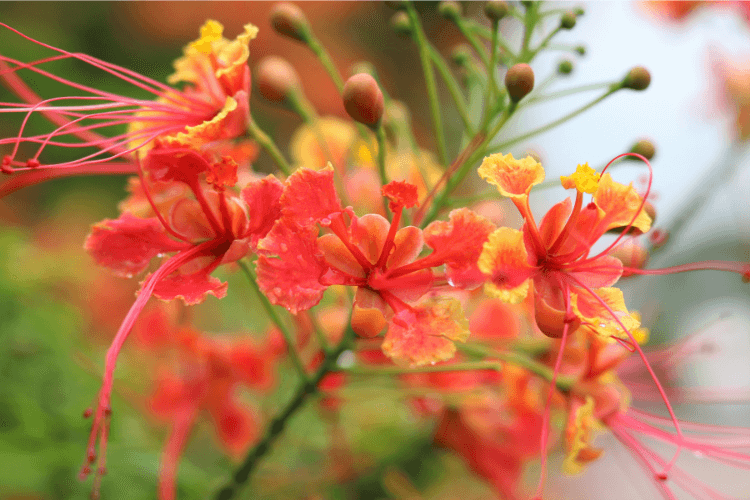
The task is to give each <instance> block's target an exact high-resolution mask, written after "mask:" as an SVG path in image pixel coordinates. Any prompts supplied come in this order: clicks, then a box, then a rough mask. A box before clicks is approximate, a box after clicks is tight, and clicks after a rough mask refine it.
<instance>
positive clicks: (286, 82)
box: [255, 56, 300, 104]
mask: <svg viewBox="0 0 750 500" xmlns="http://www.w3.org/2000/svg"><path fill="white" fill-rule="evenodd" d="M255 81H256V82H257V85H258V91H260V95H262V96H263V97H264V98H265V99H267V100H268V101H270V102H272V103H275V104H281V103H283V102H284V101H285V100H286V99H287V97H288V96H289V94H290V93H291V92H292V91H293V90H295V89H298V88H299V86H300V83H299V76H298V75H297V72H296V71H295V70H294V67H292V65H291V64H289V62H288V61H287V60H286V59H282V58H281V57H278V56H268V57H266V58H264V59H262V60H261V61H260V63H258V66H256V68H255Z"/></svg>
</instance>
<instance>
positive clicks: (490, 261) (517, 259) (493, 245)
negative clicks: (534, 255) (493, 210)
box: [477, 227, 537, 303]
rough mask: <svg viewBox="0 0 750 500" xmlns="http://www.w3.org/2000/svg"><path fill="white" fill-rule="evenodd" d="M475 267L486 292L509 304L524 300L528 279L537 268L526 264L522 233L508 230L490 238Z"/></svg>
mask: <svg viewBox="0 0 750 500" xmlns="http://www.w3.org/2000/svg"><path fill="white" fill-rule="evenodd" d="M477 265H478V267H479V270H480V271H482V273H484V274H485V276H487V279H488V281H487V283H486V284H485V291H486V292H487V293H488V294H489V295H492V296H494V297H497V298H499V299H502V300H505V301H508V302H511V303H518V302H520V301H521V300H523V299H524V297H526V294H527V293H528V288H529V282H528V280H529V278H531V277H533V276H534V275H535V274H536V273H537V268H535V267H532V266H530V265H529V262H528V254H527V252H526V246H525V245H524V241H523V233H522V232H521V231H518V230H516V229H510V228H507V227H501V228H498V229H497V230H495V231H494V232H493V233H492V234H490V235H489V238H488V240H487V241H486V242H485V243H484V247H483V249H482V253H481V255H480V256H479V261H478V263H477Z"/></svg>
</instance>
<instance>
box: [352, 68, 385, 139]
mask: <svg viewBox="0 0 750 500" xmlns="http://www.w3.org/2000/svg"><path fill="white" fill-rule="evenodd" d="M342 97H343V99H344V108H345V109H346V112H347V113H349V116H351V117H352V119H354V120H355V121H357V122H359V123H363V124H365V125H367V126H369V127H375V126H377V125H378V124H379V123H380V119H381V118H382V117H383V111H384V108H385V104H384V102H383V93H382V92H381V91H380V87H378V84H377V82H376V81H375V79H374V78H373V77H372V76H370V75H368V74H367V73H359V74H357V75H354V76H352V77H350V78H349V79H348V80H347V81H346V83H345V84H344V92H343V94H342Z"/></svg>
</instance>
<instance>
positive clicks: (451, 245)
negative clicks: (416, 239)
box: [424, 208, 495, 289]
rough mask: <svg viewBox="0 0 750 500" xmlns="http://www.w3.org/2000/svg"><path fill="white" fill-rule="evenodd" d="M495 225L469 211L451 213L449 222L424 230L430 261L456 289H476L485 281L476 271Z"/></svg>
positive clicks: (440, 222) (465, 209)
mask: <svg viewBox="0 0 750 500" xmlns="http://www.w3.org/2000/svg"><path fill="white" fill-rule="evenodd" d="M494 230H495V225H494V224H493V223H492V222H490V221H489V220H488V219H485V218H484V217H482V216H481V215H478V214H476V213H475V212H473V211H471V210H469V209H468V208H459V209H458V210H453V211H451V213H450V215H449V220H448V221H435V222H433V223H432V224H430V225H429V226H427V227H426V228H425V230H424V238H425V242H426V243H427V246H429V247H430V248H432V249H433V253H432V254H431V257H433V258H434V259H436V260H437V261H438V262H439V263H437V264H435V265H440V264H445V267H446V275H447V278H448V280H449V282H450V283H451V284H452V285H453V286H456V287H459V288H469V289H472V288H476V287H477V286H479V285H480V284H482V283H483V282H484V281H485V278H484V276H483V275H482V273H481V271H480V270H479V268H478V267H477V261H478V260H479V256H480V255H481V254H482V251H483V249H484V244H485V242H486V241H487V239H488V238H489V235H490V233H492V232H493V231H494Z"/></svg>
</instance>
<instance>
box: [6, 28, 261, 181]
mask: <svg viewBox="0 0 750 500" xmlns="http://www.w3.org/2000/svg"><path fill="white" fill-rule="evenodd" d="M0 26H2V27H4V28H6V29H8V30H10V31H12V32H14V33H16V34H18V35H20V36H22V37H23V38H25V39H27V40H29V41H31V42H33V43H35V44H37V45H40V46H42V47H45V48H48V49H50V50H52V51H54V52H55V53H56V55H54V56H51V57H47V58H45V59H40V60H38V61H33V62H30V63H24V62H21V61H17V60H15V59H11V58H9V57H3V56H0V77H2V78H3V79H4V80H5V82H6V84H7V85H8V86H9V87H10V88H11V89H12V90H13V91H14V92H15V93H16V94H17V95H18V96H19V97H20V98H21V99H22V100H23V101H25V102H26V104H18V103H0V111H2V112H6V113H8V112H12V113H23V114H24V115H25V119H24V120H23V122H22V124H21V126H20V129H19V131H18V134H16V136H15V137H10V138H7V139H2V140H0V144H9V145H12V146H13V149H12V150H11V152H10V154H7V155H6V156H5V157H4V158H3V159H2V171H3V172H4V173H6V174H11V173H15V172H29V173H28V174H26V175H24V176H21V177H18V178H14V179H11V180H10V181H8V182H6V183H5V184H3V186H2V188H1V189H0V194H7V193H9V192H12V191H14V190H16V189H19V188H21V187H24V186H27V185H30V184H34V183H37V182H42V181H44V180H47V179H50V178H53V177H59V176H64V175H76V174H94V173H98V174H110V173H134V172H135V165H134V164H133V163H132V161H131V160H132V157H131V156H130V153H132V152H133V151H136V150H138V149H140V148H143V147H150V145H151V144H152V141H153V140H154V139H156V138H167V137H168V138H169V139H170V140H172V141H176V142H179V143H180V144H189V145H190V146H191V147H200V146H201V145H202V144H205V143H207V142H211V141H215V140H218V139H226V138H233V137H237V136H239V135H240V134H242V133H243V132H244V130H245V121H246V119H247V116H248V113H249V109H248V96H249V93H250V70H249V68H248V66H247V59H248V56H249V50H248V44H249V42H250V40H252V39H253V38H255V35H256V33H257V31H258V29H257V28H256V27H255V26H253V25H251V24H248V25H246V26H245V31H244V33H242V34H241V35H239V36H238V37H237V39H236V40H234V41H229V40H227V39H225V38H223V37H222V30H223V28H222V26H221V25H220V24H219V23H217V22H216V21H207V22H206V23H205V24H204V25H203V27H202V28H201V37H200V38H199V39H198V40H196V41H195V42H192V43H191V44H189V45H188V46H187V47H186V48H185V55H184V56H183V57H181V58H180V59H178V60H177V61H176V62H175V69H176V72H175V73H174V74H173V75H172V76H170V77H169V79H168V80H169V82H170V83H173V84H174V83H178V82H184V83H185V86H184V89H183V90H181V91H180V90H177V89H176V88H174V87H170V86H168V85H164V84H162V83H159V82H157V81H154V80H152V79H150V78H147V77H145V76H143V75H140V74H138V73H136V72H134V71H131V70H128V69H126V68H122V67H119V66H116V65H114V64H110V63H107V62H105V61H101V60H99V59H96V58H94V57H91V56H88V55H85V54H78V53H71V52H68V51H65V50H62V49H58V48H55V47H52V46H51V45H47V44H45V43H42V42H39V41H37V40H34V39H32V38H30V37H28V36H26V35H23V34H22V33H19V32H18V31H16V30H14V29H13V28H10V27H8V26H7V25H5V24H2V23H0ZM61 59H76V60H79V61H82V62H84V63H86V64H88V65H90V66H93V67H95V68H98V69H101V70H102V71H104V72H105V73H107V74H109V75H112V76H113V77H115V78H119V79H121V80H123V81H125V82H127V83H129V84H131V85H133V86H134V87H136V88H138V89H140V90H144V91H146V92H148V93H150V94H153V95H154V96H155V97H156V100H153V101H150V100H145V99H135V98H130V97H124V96H120V95H116V94H112V93H111V92H107V91H103V90H98V89H95V88H92V87H89V86H87V85H83V84H80V83H76V82H74V81H71V80H68V79H65V78H63V77H60V76H57V75H54V74H52V73H50V72H48V71H47V70H46V69H44V68H45V66H46V65H47V64H48V63H50V62H53V61H58V60H61ZM22 70H23V71H28V72H31V73H33V74H34V75H35V76H37V77H44V78H49V79H50V80H53V81H55V82H58V83H61V84H63V85H66V86H68V87H70V88H72V89H74V90H75V94H77V95H74V96H65V97H53V98H48V99H43V98H42V97H40V96H38V95H37V94H36V93H35V92H34V91H33V90H32V88H31V87H30V86H29V85H28V84H26V83H25V82H24V81H23V80H22V79H21V77H20V76H19V74H18V73H20V72H21V71H22ZM33 114H40V115H42V116H44V117H45V118H47V119H48V120H49V121H51V122H52V123H53V124H54V125H56V128H55V129H54V130H53V131H51V132H49V133H47V134H41V135H33V136H28V135H26V136H25V135H24V133H25V127H26V123H27V121H28V119H29V118H30V117H31V115H33ZM121 125H128V129H127V131H126V132H125V133H123V134H118V135H115V136H111V137H109V136H107V135H106V132H107V131H108V130H111V129H112V127H119V126H121ZM102 133H104V135H103V134H102ZM22 145H32V146H34V145H36V146H38V147H37V150H36V152H35V153H34V154H33V156H32V157H31V158H28V159H24V160H19V159H17V158H16V157H17V155H18V154H19V148H20V147H21V146H22ZM62 147H65V148H82V150H85V148H92V147H93V148H97V149H98V151H96V152H94V153H90V154H89V153H85V156H82V157H80V158H77V159H75V160H70V161H64V162H59V163H44V160H43V159H42V154H43V152H44V151H45V150H47V149H49V148H52V149H56V148H62ZM119 159H124V160H125V162H119V163H118V161H117V160H119ZM31 171H33V172H31Z"/></svg>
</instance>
